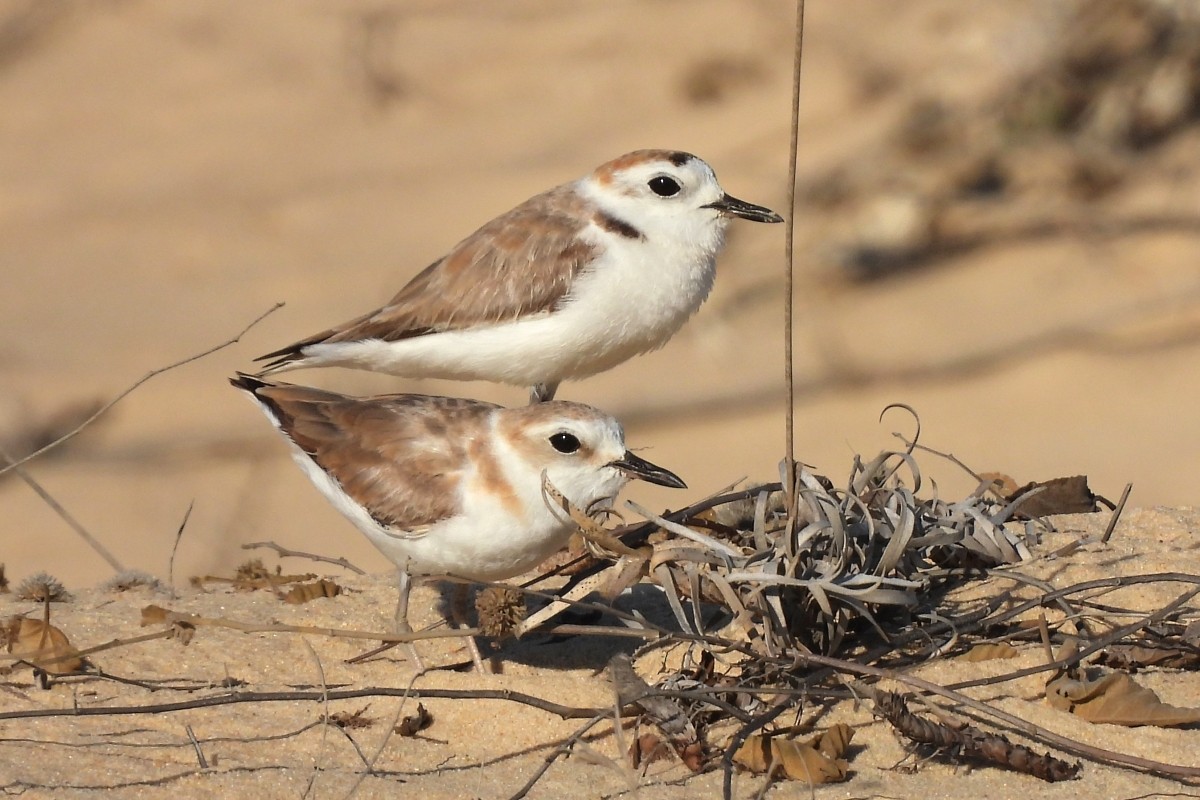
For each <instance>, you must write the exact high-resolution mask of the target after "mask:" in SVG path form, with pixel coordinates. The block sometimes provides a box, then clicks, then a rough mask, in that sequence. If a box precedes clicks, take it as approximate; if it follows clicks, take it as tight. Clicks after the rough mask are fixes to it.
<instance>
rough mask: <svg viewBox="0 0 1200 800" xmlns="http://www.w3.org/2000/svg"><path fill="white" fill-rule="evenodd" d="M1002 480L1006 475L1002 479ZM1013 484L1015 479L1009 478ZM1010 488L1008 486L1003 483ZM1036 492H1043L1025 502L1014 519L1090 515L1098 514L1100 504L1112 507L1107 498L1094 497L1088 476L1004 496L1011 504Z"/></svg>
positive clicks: (1044, 483) (1037, 483)
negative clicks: (1056, 515)
mask: <svg viewBox="0 0 1200 800" xmlns="http://www.w3.org/2000/svg"><path fill="white" fill-rule="evenodd" d="M1001 477H1002V478H1004V477H1007V476H1001ZM1009 480H1010V481H1011V480H1012V479H1011V478H1009ZM1004 488H1005V489H1008V488H1009V487H1008V485H1007V484H1004ZM1034 490H1040V491H1038V493H1037V494H1036V495H1034V496H1032V497H1030V498H1029V499H1027V500H1025V501H1024V502H1023V503H1021V505H1020V506H1019V507H1018V508H1017V510H1016V511H1015V512H1014V513H1013V518H1014V519H1033V518H1035V517H1049V516H1053V515H1055V514H1088V513H1091V512H1093V511H1098V510H1099V508H1100V506H1099V505H1098V504H1099V503H1104V504H1105V505H1107V506H1108V507H1109V508H1112V503H1110V502H1109V501H1108V500H1106V499H1105V498H1103V497H1101V496H1099V495H1097V494H1094V493H1093V492H1092V490H1091V489H1090V488H1088V483H1087V476H1086V475H1072V476H1071V477H1069V478H1052V479H1051V480H1048V481H1034V482H1032V483H1027V484H1025V485H1024V486H1021V487H1019V488H1017V489H1011V490H1009V491H1007V492H1006V493H1005V494H1004V495H1003V497H1004V499H1005V500H1007V501H1008V502H1010V503H1011V502H1012V501H1014V500H1017V499H1019V498H1021V497H1024V496H1025V495H1027V494H1029V493H1030V492H1032V491H1034Z"/></svg>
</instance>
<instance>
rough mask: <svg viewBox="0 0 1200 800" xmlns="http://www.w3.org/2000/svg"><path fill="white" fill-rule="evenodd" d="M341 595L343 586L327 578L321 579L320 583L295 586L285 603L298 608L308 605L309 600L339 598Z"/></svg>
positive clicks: (314, 582)
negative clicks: (304, 604) (301, 605)
mask: <svg viewBox="0 0 1200 800" xmlns="http://www.w3.org/2000/svg"><path fill="white" fill-rule="evenodd" d="M341 593H342V587H341V586H338V585H337V584H336V583H334V582H333V581H331V580H329V579H327V578H321V579H320V580H319V581H313V582H312V583H301V584H297V585H296V586H293V587H292V588H291V590H290V591H288V593H287V594H285V595H284V596H283V602H285V603H290V604H292V605H294V606H298V605H300V604H302V603H307V602H308V601H309V600H316V599H317V598H320V597H337V596H338V595H339V594H341Z"/></svg>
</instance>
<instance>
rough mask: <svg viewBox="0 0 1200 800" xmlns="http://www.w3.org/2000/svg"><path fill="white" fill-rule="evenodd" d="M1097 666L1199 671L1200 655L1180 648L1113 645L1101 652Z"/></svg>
mask: <svg viewBox="0 0 1200 800" xmlns="http://www.w3.org/2000/svg"><path fill="white" fill-rule="evenodd" d="M1096 663H1098V664H1103V665H1104V666H1106V667H1115V668H1117V669H1125V670H1134V671H1136V670H1137V669H1138V668H1139V667H1167V668H1170V669H1192V670H1194V669H1200V653H1196V652H1194V651H1192V650H1185V649H1183V648H1180V647H1146V646H1144V645H1136V644H1115V645H1112V646H1111V647H1108V648H1105V649H1104V650H1103V651H1101V653H1100V656H1099V658H1098V659H1097V662H1096Z"/></svg>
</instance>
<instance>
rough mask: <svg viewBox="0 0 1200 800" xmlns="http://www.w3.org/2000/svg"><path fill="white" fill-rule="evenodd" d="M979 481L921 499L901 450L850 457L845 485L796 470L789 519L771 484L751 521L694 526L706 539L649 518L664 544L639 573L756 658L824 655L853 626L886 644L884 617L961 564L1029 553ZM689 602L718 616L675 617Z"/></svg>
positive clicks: (726, 516)
mask: <svg viewBox="0 0 1200 800" xmlns="http://www.w3.org/2000/svg"><path fill="white" fill-rule="evenodd" d="M903 473H907V474H908V475H910V476H911V483H912V487H911V488H909V486H907V485H906V484H905V482H904V481H903V480H901V478H900V476H901V474H903ZM989 486H990V483H987V482H981V484H980V486H979V487H978V489H977V490H976V491H975V492H973V493H971V494H970V495H969V496H967V497H965V498H963V499H961V500H959V501H956V502H947V501H945V500H942V499H940V498H938V497H937V496H934V497H931V498H927V499H921V498H920V497H918V496H917V492H918V491H919V490H920V488H921V474H920V470H919V467H918V465H917V462H916V459H915V457H914V456H913V454H912V452H907V451H906V452H884V453H881V454H880V455H878V456H877V457H876V458H875V459H873V460H872V461H870V462H869V463H867V464H863V463H862V461H861V460H859V459H856V460H855V462H854V466H853V468H852V470H851V474H850V476H849V479H848V481H847V483H846V486H845V488H843V489H836V488H834V487H833V484H832V483H831V482H829V481H828V480H826V479H824V478H821V477H820V476H817V475H815V474H813V473H812V472H811V471H809V470H808V469H806V468H804V467H798V474H797V492H796V497H797V507H796V513H795V515H794V518H793V519H794V522H793V523H790V524H789V522H788V521H787V516H786V514H785V513H784V509H783V508H782V506H781V504H780V502H779V497H780V495H779V494H778V492H777V491H775V492H773V491H772V489H775V490H777V489H778V486H775V487H762V488H761V490H759V491H757V492H754V493H752V501H753V504H754V512H753V514H750V515H747V514H746V513H744V512H745V510H747V509H746V507H745V506H744V505H743V507H742V510H741V513H721V512H716V511H714V512H708V513H707V515H706V517H704V518H698V519H696V520H694V522H699V523H701V524H702V525H704V527H706V528H708V529H709V530H710V532H702V531H701V530H698V529H697V528H698V526H697V527H688V526H685V525H680V524H677V523H671V522H668V521H667V520H663V519H655V520H654V521H655V522H656V523H657V524H659V525H661V526H662V527H663V528H664V529H665V530H667V531H669V532H670V533H672V534H674V538H672V539H670V540H668V541H665V542H661V543H659V544H656V545H655V547H654V555H653V557H652V558H651V560H650V564H649V572H650V575H651V577H653V578H654V579H655V580H656V581H657V582H658V583H659V584H660V585H661V586H662V587H663V589H664V591H665V592H666V596H667V600H668V602H669V603H670V606H671V608H672V609H673V611H674V613H675V617H676V620H677V622H678V623H679V625H680V626H681V627H682V628H683V629H684V630H685V631H687V632H689V633H692V634H697V635H703V634H708V633H712V632H714V628H715V627H718V626H720V627H725V628H726V630H725V631H724V632H723V633H724V635H725V636H727V637H732V638H734V639H737V640H742V641H746V642H750V643H752V644H753V645H754V647H755V649H756V650H759V651H761V652H763V653H765V654H778V653H782V652H785V651H786V650H787V649H788V648H790V647H794V646H795V645H796V644H797V643H798V644H800V645H802V646H803V647H804V648H806V649H810V650H815V651H818V652H822V653H826V654H831V653H834V652H836V651H837V650H838V649H839V648H840V647H841V645H842V643H843V641H844V640H845V637H846V634H847V633H848V632H850V631H851V630H852V629H855V628H858V627H861V626H862V624H863V623H866V624H869V625H870V626H871V627H873V628H874V629H875V630H876V631H877V632H878V633H879V634H880V636H881V637H882V638H883V639H885V640H886V639H888V633H887V632H886V631H885V625H884V623H883V621H882V617H883V616H884V615H886V614H893V613H894V612H897V611H911V610H912V609H915V608H917V607H919V606H922V605H927V604H928V603H929V602H930V601H931V599H932V598H933V597H934V596H935V594H940V593H941V592H943V591H944V590H945V589H946V588H948V587H947V584H948V583H950V582H952V580H954V579H955V578H960V579H961V578H962V577H963V576H964V575H965V574H967V571H969V570H970V569H974V568H987V567H993V566H998V565H1001V564H1011V563H1015V562H1018V561H1021V560H1023V559H1026V558H1028V557H1029V551H1028V549H1027V548H1026V545H1025V542H1024V539H1025V536H1026V535H1027V532H1026V531H1025V530H1021V531H1020V532H1017V531H1013V530H1008V529H1006V527H1005V523H1006V522H1008V521H1009V520H1010V519H1012V515H1013V512H1014V511H1015V509H1016V507H1017V504H1016V503H1002V502H1001V501H999V500H996V499H990V498H989V495H988V494H987V490H988V488H989ZM741 502H743V503H745V502H746V501H745V500H742V501H741ZM715 520H722V521H721V522H716V521H715ZM730 522H733V523H734V524H729V523H730ZM1032 530H1033V528H1031V529H1030V532H1032ZM697 598H698V599H700V600H701V601H702V602H703V603H708V604H715V605H717V606H720V607H721V608H722V609H723V610H724V612H725V613H724V614H721V615H718V616H717V617H715V618H714V617H711V616H709V617H707V618H706V617H705V616H704V615H703V614H702V613H701V611H700V609H699V607H697V606H696V605H693V606H692V607H691V609H690V610H689V611H685V609H684V604H683V600H684V599H689V600H694V599H697ZM904 619H907V615H905V616H904V617H903V618H902V619H901V623H902V624H903V621H904ZM886 627H889V628H891V629H892V630H894V629H895V628H896V625H895V624H891V625H888V626H886Z"/></svg>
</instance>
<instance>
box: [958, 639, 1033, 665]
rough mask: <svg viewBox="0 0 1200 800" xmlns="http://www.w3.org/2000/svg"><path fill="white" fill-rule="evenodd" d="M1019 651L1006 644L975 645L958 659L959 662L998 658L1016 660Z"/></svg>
mask: <svg viewBox="0 0 1200 800" xmlns="http://www.w3.org/2000/svg"><path fill="white" fill-rule="evenodd" d="M1018 655H1020V651H1019V650H1017V648H1015V647H1013V646H1012V645H1011V644H1009V643H1008V642H994V643H992V644H977V645H975V646H974V647H972V648H971V649H970V650H968V651H967V652H966V653H964V654H963V655H962V656H961V657H960V659H959V660H960V661H994V660H996V659H998V658H1016V657H1017V656H1018Z"/></svg>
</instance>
